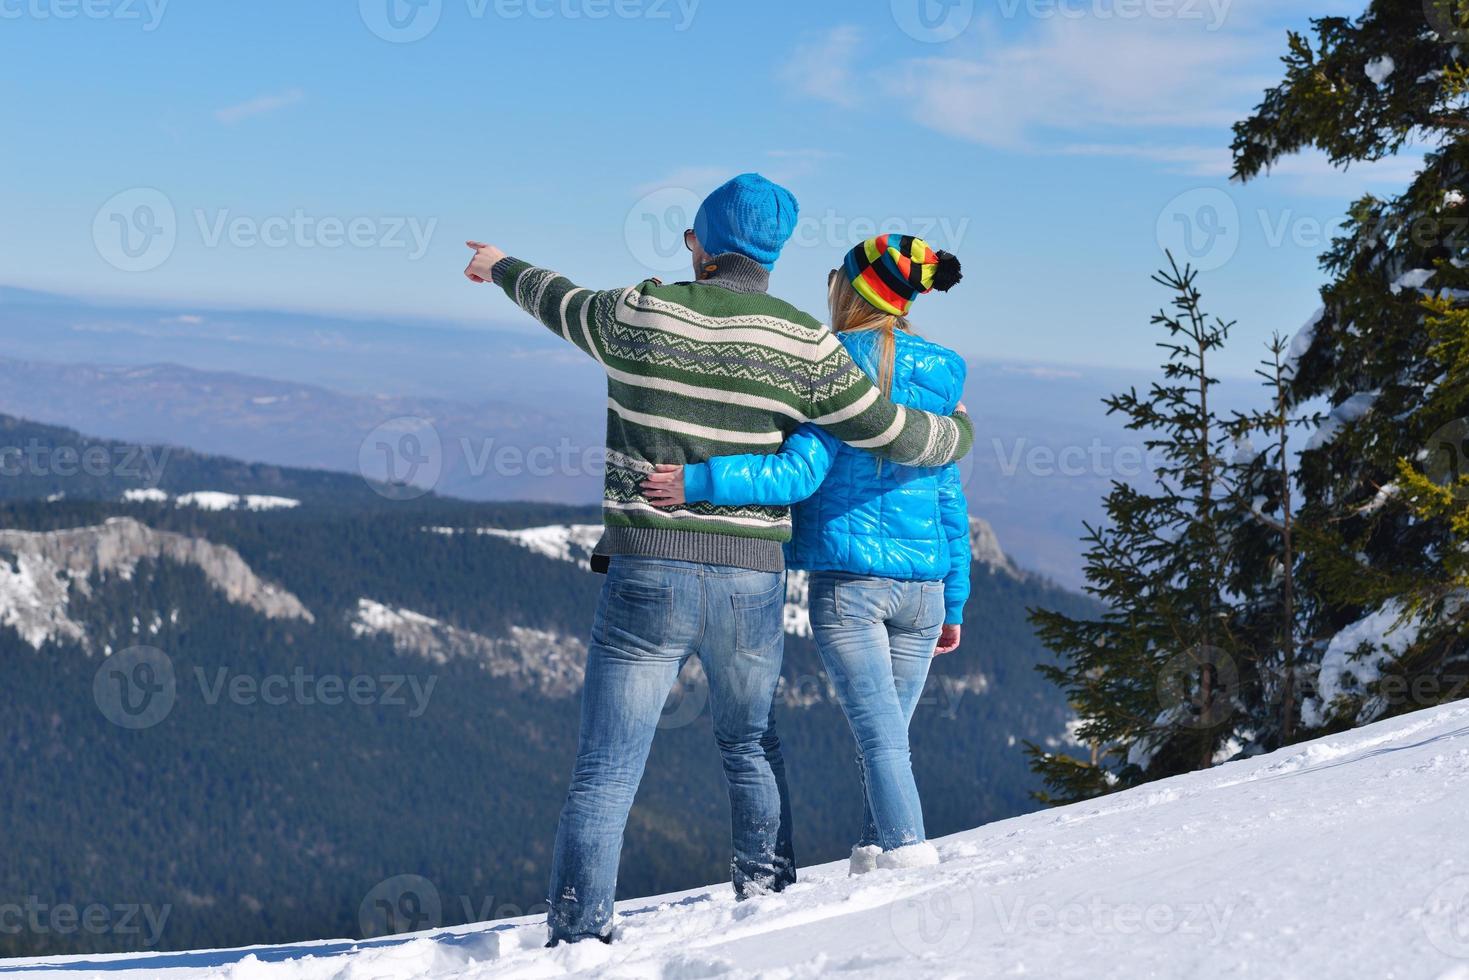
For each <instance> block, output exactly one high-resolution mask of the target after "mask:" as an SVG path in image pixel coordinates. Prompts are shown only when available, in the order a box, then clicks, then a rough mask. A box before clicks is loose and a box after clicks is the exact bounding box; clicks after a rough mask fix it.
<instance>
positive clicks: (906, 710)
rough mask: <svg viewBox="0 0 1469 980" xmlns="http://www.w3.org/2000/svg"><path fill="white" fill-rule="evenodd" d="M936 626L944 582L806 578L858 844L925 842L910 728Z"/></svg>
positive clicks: (888, 846)
mask: <svg viewBox="0 0 1469 980" xmlns="http://www.w3.org/2000/svg"><path fill="white" fill-rule="evenodd" d="M943 624H944V586H943V583H942V582H902V581H897V580H894V579H884V578H866V577H863V576H857V575H847V574H844V573H841V572H812V573H811V630H812V632H813V633H814V634H815V636H816V645H817V647H818V648H819V649H820V651H821V660H822V663H823V664H824V665H825V666H826V672H827V674H828V676H829V677H830V678H831V682H832V686H833V687H834V688H835V689H836V694H837V700H838V701H839V702H840V703H841V706H842V711H843V713H844V714H846V716H847V723H848V724H849V725H851V727H852V735H853V737H854V738H855V739H856V741H857V771H858V774H859V776H860V777H861V780H862V796H863V820H862V822H863V827H862V836H861V838H860V839H859V840H858V842H857V843H858V844H860V845H874V844H875V845H877V846H879V847H881V848H882V849H883V850H885V851H891V850H894V849H895V848H899V847H903V846H905V845H908V844H916V843H918V842H920V841H923V840H926V839H927V838H926V836H925V833H924V828H923V806H922V803H921V802H920V801H919V798H918V785H917V783H915V782H914V780H913V764H912V759H911V756H910V754H909V750H908V724H909V722H911V721H912V720H913V712H914V711H915V710H916V709H917V707H918V702H919V700H920V699H921V698H922V696H923V687H924V685H925V684H926V683H927V681H928V668H929V665H930V664H931V663H932V662H933V651H934V647H935V646H936V645H937V643H938V638H939V631H940V630H941V629H942V628H943Z"/></svg>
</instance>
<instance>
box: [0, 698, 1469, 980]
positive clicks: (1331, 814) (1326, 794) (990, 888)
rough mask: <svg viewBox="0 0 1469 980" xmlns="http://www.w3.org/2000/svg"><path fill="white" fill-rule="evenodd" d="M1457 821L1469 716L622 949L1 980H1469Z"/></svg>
mask: <svg viewBox="0 0 1469 980" xmlns="http://www.w3.org/2000/svg"><path fill="white" fill-rule="evenodd" d="M797 778H798V779H799V778H800V775H799V774H797ZM796 789H797V791H799V783H797V785H796ZM1466 812H1469V701H1465V702H1458V703H1456V704H1453V705H1448V706H1444V707H1439V708H1434V709H1429V710H1426V711H1422V712H1419V713H1418V714H1415V715H1409V716H1406V717H1400V718H1395V719H1392V720H1389V721H1385V722H1379V723H1378V724H1375V725H1371V726H1369V727H1366V728H1361V729H1357V730H1355V731H1352V732H1348V733H1345V734H1342V735H1337V736H1332V737H1329V738H1325V739H1321V740H1319V741H1316V742H1311V743H1307V744H1304V745H1300V746H1296V747H1293V748H1291V749H1287V750H1284V751H1281V752H1278V753H1276V754H1274V755H1271V756H1267V757H1263V758H1258V759H1249V760H1242V761H1238V762H1231V763H1227V764H1225V765H1223V766H1220V767H1218V768H1216V769H1213V770H1210V771H1208V772H1202V773H1193V774H1191V775H1188V776H1183V777H1180V778H1175V779H1170V780H1167V781H1163V782H1159V783H1155V784H1152V785H1150V786H1145V787H1142V788H1139V789H1136V790H1132V791H1129V792H1126V793H1119V794H1117V795H1115V796H1112V797H1109V798H1107V799H1104V800H1101V801H1097V802H1092V803H1086V804H1081V805H1077V806H1072V807H1067V808H1065V809H1060V810H1049V811H1044V812H1040V813H1034V814H1030V815H1028V816H1024V817H1019V818H1016V819H1013V820H1007V821H1003V822H1000V823H995V824H991V825H990V826H987V827H982V828H980V829H978V830H973V831H970V832H968V833H964V834H959V835H957V836H954V837H950V838H948V839H946V840H943V841H940V842H938V844H939V850H940V853H941V854H942V856H943V859H944V860H943V864H942V865H940V866H939V867H937V868H928V869H914V870H908V871H879V872H875V873H873V874H871V875H868V876H866V877H863V878H848V877H847V876H846V874H845V869H844V868H843V867H840V866H835V865H831V866H826V867H821V868H812V869H808V870H806V871H805V873H804V877H803V879H802V882H801V883H800V884H799V885H797V886H796V887H794V888H793V889H791V890H790V891H788V892H787V893H785V894H783V895H771V896H766V897H763V898H759V899H755V900H753V901H750V902H747V903H744V904H740V905H736V904H735V902H734V901H733V899H732V897H731V896H730V894H729V890H728V887H727V886H718V887H714V888H710V889H704V890H696V891H691V892H687V893H683V894H679V895H669V896H664V897H662V898H656V899H640V900H633V901H628V902H625V903H623V904H622V905H621V915H622V918H621V924H620V939H621V941H620V942H618V943H617V944H616V945H613V946H610V947H609V946H603V945H601V944H597V943H592V944H586V943H583V944H579V945H576V946H571V947H562V948H560V949H557V950H554V951H547V950H543V949H541V948H540V944H541V941H542V929H541V925H540V923H539V921H537V920H535V919H525V920H511V921H502V922H497V923H495V924H493V925H481V926H466V927H460V928H455V929H448V930H435V931H432V932H427V933H422V934H419V935H417V936H416V937H398V938H394V939H386V940H376V941H371V942H361V943H353V942H351V941H342V942H328V943H316V944H303V945H300V946H287V947H261V948H256V949H251V950H236V951H224V952H197V953H160V954H153V955H147V954H144V955H142V956H131V957H100V956H94V957H78V958H70V959H65V958H54V959H50V960H31V961H10V962H0V980H19V978H30V977H41V978H51V980H60V978H65V977H71V976H85V977H104V976H105V977H107V978H110V980H143V978H153V977H164V978H179V980H195V978H206V977H207V978H229V980H257V978H259V980H328V978H333V980H368V978H383V980H388V978H410V977H432V978H450V977H456V978H458V977H465V978H467V977H560V976H608V977H654V978H664V980H684V978H690V980H691V978H702V977H723V976H730V977H771V978H789V980H797V978H808V977H817V976H824V975H826V974H837V975H841V976H844V977H853V978H858V977H901V978H904V980H918V978H927V977H959V976H966V977H967V976H984V977H999V976H1022V975H1024V976H1032V977H1043V978H1098V977H1116V978H1126V980H1134V978H1139V977H1159V978H1173V977H1185V976H1186V977H1193V978H1208V977H1238V978H1249V980H1258V978H1268V977H1300V978H1303V980H1307V978H1309V980H1319V978H1332V977H1396V978H1409V977H1411V978H1429V980H1433V978H1438V980H1469V836H1466V835H1465V834H1464V832H1463V819H1464V814H1465V813H1466ZM548 832H549V831H548ZM443 898H444V900H445V901H448V900H449V896H443Z"/></svg>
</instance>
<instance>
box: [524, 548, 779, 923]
mask: <svg viewBox="0 0 1469 980" xmlns="http://www.w3.org/2000/svg"><path fill="white" fill-rule="evenodd" d="M784 605H785V577H784V576H783V575H780V574H773V573H769V572H752V571H747V570H745V569H740V568H730V567H727V566H722V565H700V564H692V563H689V562H679V561H664V560H661V559H649V558H632V557H616V558H613V559H612V562H611V567H610V568H609V569H608V574H607V580H606V582H605V583H603V586H602V597H601V600H600V602H599V603H598V605H597V618H596V621H595V623H594V625H593V626H592V643H591V647H590V649H589V650H588V651H587V674H586V687H585V689H584V690H583V691H582V703H581V736H580V742H579V747H578V749H577V757H576V769H575V772H574V773H573V774H572V779H571V789H570V791H569V792H568V793H567V797H566V806H565V808H564V809H562V811H561V822H560V824H559V826H558V827H557V830H556V851H555V855H554V858H553V869H552V872H551V894H550V898H549V902H550V909H551V910H550V915H549V924H550V930H551V939H552V941H561V940H577V939H584V938H591V937H606V936H609V935H610V934H611V931H612V906H613V900H614V898H615V896H616V892H617V865H618V862H619V861H620V859H621V855H622V836H623V830H624V829H625V827H626V825H627V815H628V811H629V810H630V809H631V807H632V802H633V796H634V794H635V793H636V792H637V789H638V783H639V782H640V781H641V780H642V776H643V767H644V764H645V763H646V762H647V759H648V750H649V749H650V748H651V746H652V744H653V734H654V732H655V731H656V730H657V729H658V727H659V720H660V716H661V715H662V713H663V708H664V703H665V701H666V700H667V698H668V695H669V692H670V691H671V690H672V688H673V685H674V683H675V681H676V680H677V678H678V673H679V669H680V668H682V667H683V665H684V662H685V661H687V660H688V659H689V657H690V656H692V655H693V654H695V653H697V654H698V655H699V659H700V662H701V663H702V665H703V667H704V673H705V675H706V676H707V677H708V679H709V704H710V710H711V713H712V720H713V727H714V737H715V739H716V741H717V742H718V745H719V751H720V754H721V755H722V756H723V759H724V775H725V782H726V783H727V785H728V788H729V804H730V818H731V831H732V838H733V845H734V856H733V859H732V861H731V868H732V873H733V878H734V887H735V893H736V894H737V895H738V896H739V897H741V898H743V897H746V896H748V895H751V894H758V893H760V892H763V891H779V890H781V889H782V888H784V887H785V886H786V885H788V884H790V883H792V882H794V881H795V880H796V863H795V852H794V848H793V847H792V842H791V820H790V798H789V795H788V793H787V791H786V777H785V763H784V761H783V759H782V758H781V752H780V741H779V739H778V738H777V737H776V733H775V719H774V716H773V707H774V700H775V687H776V683H777V681H779V679H780V668H781V658H782V656H783V654H784V649H785V633H784V628H783V627H784V624H783V618H782V613H783V609H784Z"/></svg>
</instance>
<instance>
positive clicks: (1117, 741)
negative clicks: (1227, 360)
mask: <svg viewBox="0 0 1469 980" xmlns="http://www.w3.org/2000/svg"><path fill="white" fill-rule="evenodd" d="M1169 264H1170V269H1169V270H1166V271H1164V272H1162V273H1160V274H1158V275H1157V276H1155V277H1154V279H1155V281H1157V282H1158V283H1160V284H1161V285H1164V286H1166V287H1167V288H1169V289H1170V290H1172V291H1173V293H1174V296H1173V299H1172V303H1171V310H1170V309H1165V310H1163V311H1160V312H1159V313H1158V314H1157V315H1155V316H1154V317H1153V321H1152V322H1153V323H1154V324H1155V325H1161V326H1163V327H1164V328H1165V329H1166V330H1167V333H1168V337H1167V339H1166V340H1164V341H1162V342H1160V343H1159V346H1160V347H1162V348H1163V349H1164V350H1165V351H1166V352H1167V355H1168V356H1167V358H1166V360H1165V362H1164V364H1163V367H1162V371H1163V379H1162V380H1161V381H1158V382H1155V383H1153V385H1152V386H1151V387H1150V389H1149V390H1148V392H1147V393H1146V394H1145V395H1140V394H1139V393H1138V392H1137V390H1136V389H1132V390H1130V391H1128V392H1125V393H1122V394H1118V395H1114V396H1112V397H1110V398H1108V399H1106V400H1105V404H1106V405H1107V409H1108V414H1109V415H1110V414H1113V413H1118V414H1121V415H1123V416H1125V417H1126V418H1127V427H1128V428H1129V429H1131V430H1134V431H1137V432H1141V433H1145V434H1146V436H1147V439H1146V443H1145V444H1146V446H1147V449H1148V452H1149V454H1150V459H1152V460H1154V463H1153V471H1154V476H1155V477H1156V479H1157V485H1156V487H1138V486H1132V485H1129V484H1126V483H1122V482H1114V483H1113V486H1112V490H1111V492H1110V493H1109V494H1108V496H1107V498H1106V501H1105V507H1106V513H1107V523H1106V525H1105V526H1104V527H1092V526H1090V525H1087V528H1086V530H1087V534H1086V537H1085V541H1086V542H1087V544H1088V545H1089V548H1088V551H1087V564H1086V578H1087V591H1088V592H1089V593H1091V594H1092V595H1093V596H1095V597H1097V598H1098V599H1100V600H1101V601H1102V602H1103V603H1104V605H1105V610H1104V612H1103V613H1102V614H1101V615H1100V617H1098V618H1096V619H1078V618H1074V617H1071V616H1067V615H1064V614H1061V613H1057V612H1052V611H1046V610H1033V611H1032V621H1033V622H1034V623H1035V624H1036V627H1037V630H1038V632H1039V634H1040V636H1041V638H1042V639H1043V640H1044V641H1045V643H1046V645H1047V646H1048V647H1049V648H1051V649H1052V650H1054V651H1055V652H1056V653H1057V654H1059V656H1060V661H1061V662H1060V663H1059V665H1057V666H1047V667H1043V668H1042V671H1043V673H1045V674H1046V676H1047V677H1049V678H1050V679H1051V680H1052V681H1053V682H1055V683H1056V684H1058V685H1060V686H1061V687H1062V688H1063V689H1064V690H1065V691H1066V694H1067V697H1068V699H1069V701H1070V702H1071V704H1072V706H1073V708H1074V709H1075V710H1076V712H1077V715H1078V717H1079V719H1080V723H1079V725H1078V726H1077V729H1076V733H1075V734H1076V736H1077V737H1078V738H1079V739H1080V740H1082V741H1083V742H1085V743H1091V744H1093V745H1099V746H1101V750H1100V752H1094V753H1093V761H1092V762H1084V761H1082V760H1079V759H1075V758H1072V757H1070V756H1067V755H1062V754H1055V753H1050V752H1046V751H1044V750H1042V749H1040V748H1039V747H1037V746H1034V745H1031V746H1029V752H1030V754H1031V759H1032V768H1034V769H1035V770H1036V771H1037V772H1038V773H1039V774H1040V775H1041V776H1042V777H1043V778H1044V780H1045V782H1046V786H1047V791H1046V792H1045V793H1044V794H1041V797H1040V798H1041V799H1043V800H1045V801H1046V802H1051V803H1064V802H1070V801H1073V800H1077V799H1084V798H1087V797H1091V796H1096V795H1098V794H1101V793H1105V792H1108V791H1110V790H1111V789H1114V788H1125V787H1127V786H1131V785H1135V784H1137V783H1140V782H1143V781H1146V780H1148V779H1155V778H1158V777H1161V776H1166V775H1172V774H1175V773H1179V772H1187V771H1190V770H1194V769H1198V768H1201V767H1204V766H1207V765H1209V764H1210V763H1211V761H1212V759H1213V758H1214V756H1215V753H1216V752H1217V751H1218V750H1219V747H1220V745H1221V743H1222V741H1223V739H1224V738H1225V737H1226V736H1227V734H1228V732H1229V726H1228V722H1229V721H1230V719H1231V718H1232V716H1233V715H1234V714H1235V708H1236V698H1237V693H1238V687H1239V676H1238V669H1237V660H1236V650H1235V639H1234V636H1233V628H1232V624H1231V613H1230V609H1229V607H1228V606H1227V604H1226V602H1225V599H1224V597H1223V589H1224V585H1225V578H1226V566H1227V562H1228V557H1227V555H1228V543H1227V541H1226V540H1225V536H1224V535H1223V534H1222V533H1221V531H1222V526H1221V518H1222V515H1223V514H1224V513H1225V512H1226V511H1227V510H1228V503H1227V501H1228V497H1229V491H1228V489H1227V470H1228V466H1229V463H1228V462H1227V461H1226V460H1225V458H1224V455H1223V454H1224V451H1225V450H1226V449H1227V447H1228V445H1229V441H1230V437H1229V432H1228V431H1227V428H1226V426H1225V425H1224V424H1223V423H1222V422H1221V420H1220V419H1219V418H1218V417H1217V416H1216V415H1215V410H1214V409H1213V408H1212V407H1211V404H1210V395H1211V392H1212V389H1213V386H1214V384H1215V379H1214V378H1212V377H1211V376H1210V375H1209V373H1208V372H1209V358H1210V355H1211V354H1212V353H1213V352H1214V351H1216V350H1217V349H1218V348H1219V347H1220V346H1221V345H1222V344H1223V343H1224V341H1225V338H1226V336H1227V335H1228V332H1229V329H1230V326H1231V324H1229V323H1225V322H1224V321H1222V320H1219V319H1217V318H1214V319H1211V318H1210V317H1208V316H1207V315H1206V314H1205V313H1204V311H1203V308H1202V298H1201V296H1200V293H1199V290H1198V288H1197V286H1196V285H1195V279H1196V275H1197V274H1196V272H1195V271H1194V270H1192V269H1190V268H1185V269H1183V270H1182V271H1180V270H1179V268H1178V265H1177V263H1176V262H1174V261H1173V258H1172V256H1169Z"/></svg>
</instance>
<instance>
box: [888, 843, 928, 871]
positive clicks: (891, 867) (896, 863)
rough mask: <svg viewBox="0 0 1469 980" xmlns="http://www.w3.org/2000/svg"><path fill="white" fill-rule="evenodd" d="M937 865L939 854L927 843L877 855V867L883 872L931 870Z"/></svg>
mask: <svg viewBox="0 0 1469 980" xmlns="http://www.w3.org/2000/svg"><path fill="white" fill-rule="evenodd" d="M938 863H939V852H938V851H937V850H936V849H935V848H934V846H933V845H932V844H930V843H929V842H928V841H921V842H919V843H917V844H909V845H907V846H906V847H899V848H895V849H893V850H891V851H883V852H881V853H880V854H878V855H877V866H878V867H879V868H881V869H883V870H884V871H900V870H902V869H904V868H931V867H933V866H934V865H935V864H938Z"/></svg>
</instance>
